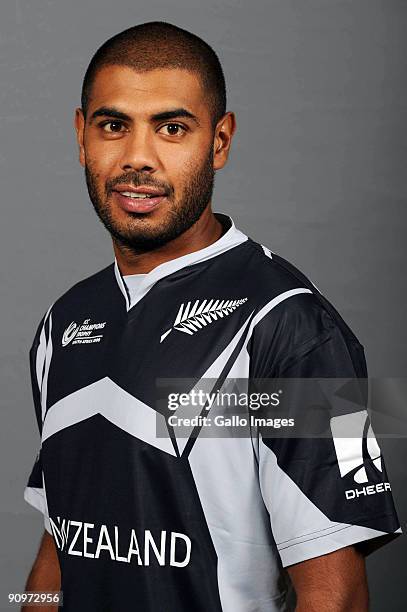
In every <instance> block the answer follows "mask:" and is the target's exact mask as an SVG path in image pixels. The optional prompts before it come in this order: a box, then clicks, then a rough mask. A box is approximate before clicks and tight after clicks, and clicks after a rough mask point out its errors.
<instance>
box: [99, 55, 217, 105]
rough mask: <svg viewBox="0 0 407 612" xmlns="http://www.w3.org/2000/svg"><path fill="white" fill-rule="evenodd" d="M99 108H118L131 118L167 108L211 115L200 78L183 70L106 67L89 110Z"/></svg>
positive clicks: (100, 73)
mask: <svg viewBox="0 0 407 612" xmlns="http://www.w3.org/2000/svg"><path fill="white" fill-rule="evenodd" d="M99 106H115V107H117V108H120V110H123V112H126V113H127V114H129V115H131V114H140V115H142V114H146V115H150V114H153V113H154V112H158V111H162V110H163V109H164V110H165V108H167V107H168V108H179V107H182V108H186V109H188V110H190V111H192V112H193V113H194V114H196V115H201V116H202V115H205V114H207V113H208V109H207V104H205V97H204V91H203V87H202V84H201V81H200V79H199V77H198V75H197V74H195V73H193V72H190V71H189V70H184V69H181V68H155V69H154V70H149V71H147V72H138V71H137V70H135V69H133V68H131V67H129V66H118V65H114V66H105V67H103V68H101V69H100V70H99V71H98V72H97V74H96V77H95V80H94V83H93V85H92V90H91V96H90V100H89V109H88V110H89V111H90V110H91V109H92V110H93V109H94V108H96V107H99Z"/></svg>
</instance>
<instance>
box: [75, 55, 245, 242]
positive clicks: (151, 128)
mask: <svg viewBox="0 0 407 612" xmlns="http://www.w3.org/2000/svg"><path fill="white" fill-rule="evenodd" d="M75 128H76V131H77V138H78V144H79V150H80V157H79V158H80V163H81V165H82V166H83V167H84V169H85V177H86V183H87V187H88V191H89V197H90V199H91V202H92V204H93V206H94V208H95V211H96V213H97V214H98V216H99V218H100V219H101V221H102V222H103V224H104V225H105V227H106V228H107V230H108V231H109V232H110V234H111V235H112V238H113V240H114V241H115V242H116V243H117V244H118V245H121V246H123V247H127V248H129V249H131V250H132V251H133V252H135V253H141V252H146V251H149V250H152V249H154V248H157V247H159V246H162V245H163V244H165V243H167V242H169V241H170V240H173V239H174V238H177V237H178V236H179V235H181V234H182V233H183V232H185V231H186V230H187V229H189V227H191V226H192V225H193V224H194V223H195V222H196V221H197V220H198V219H199V217H200V216H201V214H202V213H203V211H204V210H205V208H206V207H207V206H208V205H210V200H211V196H212V190H213V183H214V173H215V170H217V169H219V168H221V167H223V165H224V164H225V163H226V161H227V156H228V151H229V147H230V142H231V137H232V134H233V131H234V116H233V114H232V113H227V114H226V115H225V116H224V117H223V118H222V119H221V120H220V121H219V122H218V125H217V126H216V127H215V129H214V127H213V125H212V122H211V114H210V108H209V106H208V104H207V102H206V100H205V96H204V92H203V90H202V86H201V83H200V80H199V78H198V77H197V76H196V75H195V74H194V73H192V72H189V71H186V70H181V69H155V70H151V71H148V72H144V73H143V72H136V71H135V70H133V69H132V68H129V67H127V66H126V67H124V66H117V65H115V66H108V67H104V68H102V69H101V70H100V71H99V72H98V74H97V76H96V79H95V81H94V84H93V86H92V92H91V98H90V103H89V106H88V112H87V117H86V121H85V119H84V117H83V114H82V111H81V109H77V110H76V115H75Z"/></svg>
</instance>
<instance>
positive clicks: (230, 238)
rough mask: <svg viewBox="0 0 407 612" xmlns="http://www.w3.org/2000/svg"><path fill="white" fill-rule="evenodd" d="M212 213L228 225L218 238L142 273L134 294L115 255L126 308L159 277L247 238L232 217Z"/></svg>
mask: <svg viewBox="0 0 407 612" xmlns="http://www.w3.org/2000/svg"><path fill="white" fill-rule="evenodd" d="M214 215H215V216H216V217H217V218H218V220H219V221H221V218H222V217H223V223H227V224H228V225H230V227H229V229H228V230H226V232H225V233H224V234H223V235H222V236H221V237H220V238H219V239H218V240H216V241H215V242H213V243H212V244H210V245H209V246H207V247H205V248H203V249H199V250H198V251H194V252H193V253H187V254H186V255H182V256H181V257H175V258H174V259H170V260H169V261H165V262H164V263H162V264H160V265H158V266H156V267H155V268H154V269H153V270H151V271H150V272H148V273H147V274H145V275H144V278H143V279H142V280H141V282H140V285H139V287H138V290H137V293H136V294H135V295H131V296H130V295H129V291H128V289H127V286H126V284H125V282H124V280H123V276H122V274H121V272H120V269H119V265H118V263H117V259H116V256H115V258H114V272H115V277H116V281H117V284H118V285H119V288H120V291H121V292H122V294H123V295H124V298H125V300H126V309H127V310H130V308H132V307H133V306H135V304H137V302H139V301H140V300H141V299H142V298H143V297H144V296H145V295H146V293H148V291H149V290H150V289H151V287H152V286H153V285H155V283H156V282H157V281H159V280H160V279H161V278H164V277H165V276H168V275H169V274H173V273H174V272H176V271H177V270H180V269H181V268H185V267H186V266H190V265H191V264H195V263H198V262H201V261H206V260H207V259H212V257H216V256H217V255H221V253H224V252H225V251H229V250H230V249H233V247H235V246H237V245H239V244H241V243H242V242H245V241H246V240H248V236H246V234H244V233H243V232H241V231H240V230H239V229H237V227H236V226H235V224H234V221H233V219H232V217H229V215H225V214H224V213H219V212H214Z"/></svg>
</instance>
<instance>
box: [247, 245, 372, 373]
mask: <svg viewBox="0 0 407 612" xmlns="http://www.w3.org/2000/svg"><path fill="white" fill-rule="evenodd" d="M251 243H252V244H251V247H252V249H253V250H254V251H255V252H256V264H257V273H256V278H257V283H258V284H259V285H260V286H261V289H260V293H261V301H260V303H259V305H258V308H257V309H256V312H255V313H254V315H253V333H252V337H251V341H250V344H249V352H250V355H251V358H252V360H253V365H254V369H255V371H257V372H265V371H267V372H270V371H271V364H277V363H279V364H281V363H291V362H292V361H293V359H298V358H300V357H304V356H305V355H308V354H310V353H312V352H313V353H314V354H316V351H317V350H318V351H319V353H320V355H321V359H322V358H323V359H328V360H332V361H334V360H337V359H339V358H342V357H344V358H346V359H347V357H348V355H349V356H352V355H357V357H352V360H357V361H360V360H361V358H360V357H359V356H361V355H362V354H363V346H362V345H361V343H360V342H359V340H358V338H357V336H356V335H355V333H354V332H353V330H352V329H351V328H350V326H349V324H348V322H346V321H345V320H344V318H343V317H342V315H341V314H340V312H339V311H338V310H337V309H336V307H335V306H334V305H333V304H332V303H331V301H330V300H329V299H328V298H327V297H326V296H325V295H323V293H322V292H321V291H320V290H319V289H318V287H317V286H316V285H315V284H314V283H313V282H312V281H311V280H310V279H309V278H308V276H306V275H305V274H304V273H303V272H302V271H301V270H300V269H299V268H297V267H296V266H294V265H293V264H292V263H291V262H289V261H288V260H286V259H284V258H283V257H281V256H280V255H278V254H277V253H274V252H272V251H270V249H268V248H267V247H265V246H264V245H261V244H259V243H255V242H254V241H251ZM322 346H323V347H324V348H323V349H321V348H320V347H322ZM343 371H345V369H343Z"/></svg>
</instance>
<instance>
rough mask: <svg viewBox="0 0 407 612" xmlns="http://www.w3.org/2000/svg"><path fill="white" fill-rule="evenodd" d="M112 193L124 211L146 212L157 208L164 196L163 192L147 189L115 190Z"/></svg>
mask: <svg viewBox="0 0 407 612" xmlns="http://www.w3.org/2000/svg"><path fill="white" fill-rule="evenodd" d="M113 194H114V196H115V198H116V200H117V202H118V204H119V206H120V207H121V208H122V209H123V210H125V211H126V212H137V213H148V212H150V211H152V210H153V209H155V208H157V207H158V206H159V205H160V204H161V203H162V201H163V200H165V198H166V194H165V193H164V192H161V193H159V192H157V191H151V190H147V189H143V190H141V189H140V190H137V191H133V190H131V191H124V190H120V191H119V190H115V191H113Z"/></svg>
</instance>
